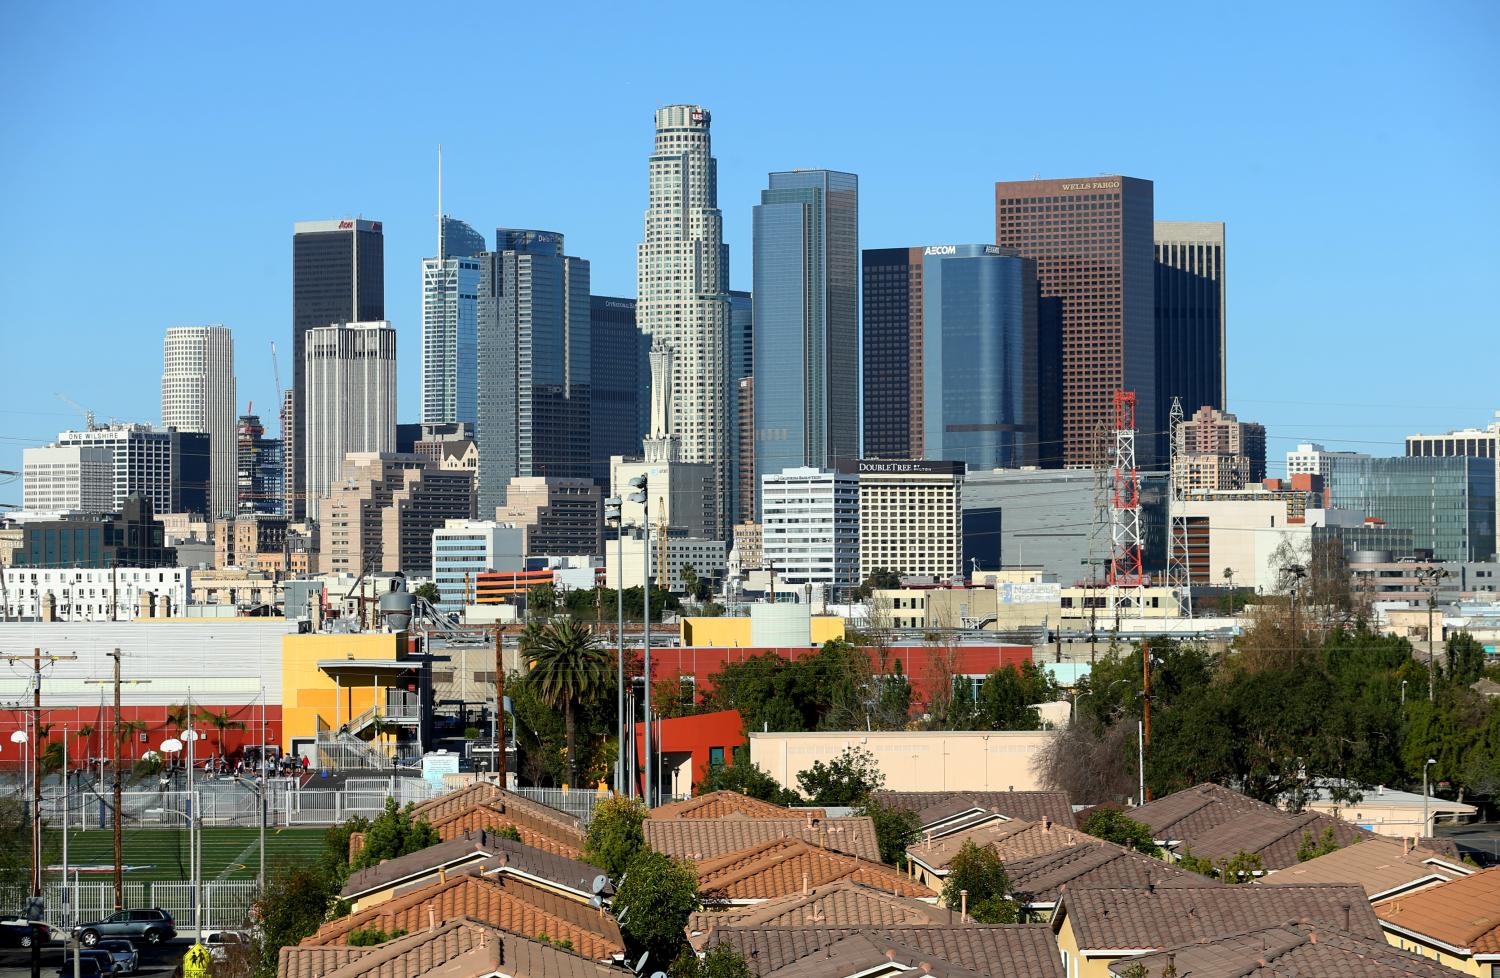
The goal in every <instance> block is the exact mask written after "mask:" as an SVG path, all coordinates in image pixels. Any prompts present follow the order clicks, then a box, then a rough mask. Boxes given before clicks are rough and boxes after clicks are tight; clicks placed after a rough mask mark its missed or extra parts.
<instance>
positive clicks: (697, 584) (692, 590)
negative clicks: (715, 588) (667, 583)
mask: <svg viewBox="0 0 1500 978" xmlns="http://www.w3.org/2000/svg"><path fill="white" fill-rule="evenodd" d="M680 576H681V577H682V588H683V592H684V593H685V594H686V595H687V596H688V597H690V598H692V599H693V600H694V601H707V600H708V596H709V595H710V594H711V593H713V592H712V591H711V590H710V589H709V586H708V582H707V581H705V580H704V579H703V578H701V577H699V576H698V569H697V568H696V567H694V566H693V565H692V564H683V565H682V574H681V575H680Z"/></svg>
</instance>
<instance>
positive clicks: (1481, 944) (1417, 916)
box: [1375, 866, 1500, 954]
mask: <svg viewBox="0 0 1500 978" xmlns="http://www.w3.org/2000/svg"><path fill="white" fill-rule="evenodd" d="M1375 913H1376V914H1378V915H1379V917H1380V921H1381V923H1383V924H1385V925H1387V926H1388V927H1399V928H1401V929H1402V930H1406V931H1410V932H1412V933H1414V934H1420V935H1422V936H1423V937H1426V938H1429V939H1432V940H1438V941H1441V942H1442V943H1444V944H1447V945H1448V946H1449V947H1454V948H1459V949H1461V950H1464V951H1468V952H1471V953H1473V954H1500V866H1496V867H1494V868H1492V869H1486V870H1484V871H1483V872H1479V873H1475V874H1474V875H1473V876H1465V877H1463V878H1462V879H1456V880H1452V881H1451V882H1448V883H1442V884H1439V885H1438V886H1434V887H1432V888H1431V889H1427V890H1421V891H1418V892H1416V893H1407V894H1404V895H1402V896H1398V897H1393V898H1392V899H1390V900H1385V901H1383V902H1381V903H1377V904H1375Z"/></svg>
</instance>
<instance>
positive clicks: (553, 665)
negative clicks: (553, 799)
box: [521, 618, 614, 785]
mask: <svg viewBox="0 0 1500 978" xmlns="http://www.w3.org/2000/svg"><path fill="white" fill-rule="evenodd" d="M521 654H522V655H523V656H525V657H526V659H527V660H528V661H529V662H530V663H531V673H530V675H529V676H528V677H527V679H528V680H529V681H531V682H534V683H536V688H537V694H538V695H539V696H540V697H541V699H542V702H544V703H546V704H547V705H548V706H550V707H552V708H553V709H555V710H561V711H562V714H563V722H564V724H565V728H566V731H567V744H568V772H569V778H568V783H569V784H572V785H576V784H577V783H578V751H577V748H576V745H575V744H574V737H575V734H576V732H577V727H578V713H579V711H581V710H583V709H584V708H586V707H589V706H593V705H594V704H595V703H597V702H598V701H599V699H600V698H601V697H602V696H603V695H604V692H605V690H606V689H607V688H608V682H609V678H610V673H611V669H612V668H613V666H614V663H613V662H611V661H610V656H609V652H608V651H607V650H606V649H605V648H604V646H602V645H600V644H599V640H598V638H597V637H595V635H594V633H593V632H591V631H589V630H588V628H586V627H585V626H584V625H582V624H580V623H578V622H576V621H573V620H572V619H571V618H559V619H555V620H553V621H548V622H536V621H534V622H531V623H530V624H528V625H527V626H526V630H525V631H524V632H522V633H521Z"/></svg>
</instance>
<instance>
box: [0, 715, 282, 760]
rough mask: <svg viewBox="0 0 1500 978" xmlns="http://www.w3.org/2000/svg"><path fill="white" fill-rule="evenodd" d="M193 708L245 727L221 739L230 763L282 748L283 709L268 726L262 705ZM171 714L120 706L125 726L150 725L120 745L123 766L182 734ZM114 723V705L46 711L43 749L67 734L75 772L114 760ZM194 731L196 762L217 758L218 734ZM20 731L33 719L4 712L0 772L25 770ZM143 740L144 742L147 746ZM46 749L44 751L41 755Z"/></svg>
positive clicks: (204, 726) (203, 728)
mask: <svg viewBox="0 0 1500 978" xmlns="http://www.w3.org/2000/svg"><path fill="white" fill-rule="evenodd" d="M194 708H195V709H198V710H200V711H201V712H204V713H212V714H215V715H218V714H220V713H226V712H227V713H228V714H229V716H230V717H231V718H233V719H234V720H235V721H237V722H239V723H242V724H244V725H245V728H244V729H243V730H225V731H224V733H223V736H222V741H223V751H224V754H225V755H226V756H227V757H228V758H229V759H230V760H231V761H232V760H235V759H237V758H238V756H239V755H240V752H241V751H243V750H244V748H245V747H248V746H251V745H254V744H257V743H262V742H264V743H267V744H280V743H281V707H280V706H279V705H277V704H272V705H270V706H267V707H266V708H265V711H264V714H265V715H264V720H262V710H261V705H260V704H259V703H252V704H249V705H246V704H244V703H237V704H233V705H222V704H213V703H195V704H194ZM170 709H171V707H167V706H122V707H121V708H120V718H121V719H122V720H125V721H130V720H140V721H142V722H144V723H145V724H146V729H145V730H144V731H142V732H140V733H136V734H134V735H133V736H132V737H131V738H130V739H129V740H127V741H126V742H125V743H124V744H122V745H121V747H120V757H121V759H122V760H124V761H127V762H131V763H133V762H135V761H137V760H139V759H140V757H141V755H143V754H145V753H146V752H147V751H152V750H157V749H159V748H160V747H161V743H162V741H164V740H166V739H167V738H168V737H173V736H176V735H177V733H178V728H177V727H175V726H168V725H167V713H168V712H169V711H170ZM114 720H115V708H114V707H113V706H110V705H106V706H104V707H102V708H101V707H100V706H99V705H98V704H94V705H92V706H59V707H44V708H43V709H42V725H43V726H49V725H50V727H51V730H50V731H49V732H48V737H47V739H46V741H45V742H44V743H58V744H60V743H62V739H63V735H64V731H67V735H68V740H69V743H68V762H69V766H71V767H75V768H76V767H82V766H83V764H84V763H85V759H86V758H88V757H94V758H97V757H98V756H99V754H100V752H101V751H102V752H103V754H104V756H105V757H106V758H112V757H113V756H114V742H113V740H112V739H111V737H110V728H111V726H112V725H113V724H114ZM262 723H264V732H265V739H264V741H262V739H261V734H262ZM83 726H92V727H93V728H94V731H95V732H94V734H93V735H92V736H90V737H87V738H84V737H80V736H79V735H78V729H79V728H80V727H83ZM193 729H195V730H198V731H199V732H200V733H202V735H203V739H202V740H200V741H199V742H198V746H197V748H196V751H195V754H196V757H195V760H201V759H203V758H206V757H208V755H209V754H211V753H212V754H218V753H219V751H220V739H221V738H220V734H219V731H218V730H216V729H215V728H214V727H213V726H212V725H211V724H208V723H206V722H202V721H195V722H194V724H193ZM16 730H26V731H28V732H29V731H30V730H31V717H30V714H29V713H23V712H21V711H19V710H0V770H4V771H15V770H17V769H19V768H20V767H21V764H22V754H23V751H22V749H21V748H22V746H23V745H21V744H13V743H11V740H10V735H11V734H12V733H13V732H14V731H16ZM28 735H29V734H28ZM142 737H144V738H145V739H144V740H143V739H142ZM45 749H46V748H45V746H44V747H43V750H45ZM95 763H97V760H96V761H95Z"/></svg>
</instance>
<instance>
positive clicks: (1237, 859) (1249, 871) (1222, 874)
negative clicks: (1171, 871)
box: [1177, 849, 1265, 883]
mask: <svg viewBox="0 0 1500 978" xmlns="http://www.w3.org/2000/svg"><path fill="white" fill-rule="evenodd" d="M1177 865H1178V867H1179V868H1181V869H1185V870H1187V871H1188V872H1190V873H1197V874H1198V875H1200V876H1207V877H1209V878H1210V879H1216V880H1220V881H1222V882H1225V883H1251V882H1254V880H1255V877H1256V876H1258V875H1260V874H1261V873H1263V872H1264V871H1265V862H1264V860H1262V859H1261V857H1260V853H1258V852H1246V851H1244V850H1243V849H1241V850H1240V851H1239V852H1236V853H1235V854H1234V855H1232V856H1228V857H1225V858H1223V859H1220V860H1218V861H1215V860H1213V859H1208V858H1204V857H1202V856H1195V855H1193V854H1192V852H1191V851H1190V850H1183V853H1182V855H1181V856H1179V857H1178V859H1177Z"/></svg>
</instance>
